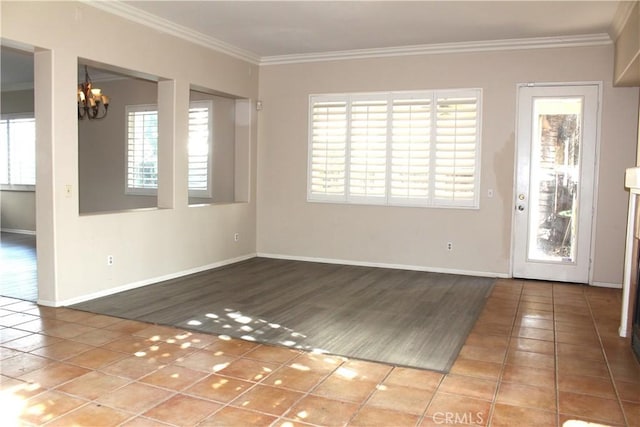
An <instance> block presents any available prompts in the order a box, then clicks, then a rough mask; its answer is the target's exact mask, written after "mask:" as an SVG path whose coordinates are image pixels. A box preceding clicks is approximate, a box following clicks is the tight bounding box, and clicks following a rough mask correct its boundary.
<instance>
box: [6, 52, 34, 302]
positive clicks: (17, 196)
mask: <svg viewBox="0 0 640 427" xmlns="http://www.w3.org/2000/svg"><path fill="white" fill-rule="evenodd" d="M0 55H1V58H0V61H1V62H2V68H1V76H0V82H1V87H0V89H1V91H2V94H1V97H0V99H1V104H0V223H1V227H2V234H1V236H0V295H2V296H7V297H11V298H18V299H22V300H28V301H34V302H35V301H37V300H38V267H37V256H36V185H35V184H36V182H35V180H36V156H35V152H36V137H35V134H36V131H35V128H36V126H35V108H34V107H35V105H34V103H35V98H34V54H33V52H29V51H26V50H22V49H16V48H13V47H9V46H6V45H4V44H3V45H0Z"/></svg>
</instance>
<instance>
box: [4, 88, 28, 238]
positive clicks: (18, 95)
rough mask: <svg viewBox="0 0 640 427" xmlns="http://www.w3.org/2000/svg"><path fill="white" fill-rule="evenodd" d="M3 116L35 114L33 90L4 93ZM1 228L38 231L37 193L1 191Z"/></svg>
mask: <svg viewBox="0 0 640 427" xmlns="http://www.w3.org/2000/svg"><path fill="white" fill-rule="evenodd" d="M0 101H1V102H2V104H1V106H0V113H1V114H15V113H31V114H33V89H29V90H16V91H9V92H2V94H1V95H0ZM0 227H1V228H2V229H3V230H13V231H16V230H17V231H36V193H35V192H33V191H13V190H12V191H0Z"/></svg>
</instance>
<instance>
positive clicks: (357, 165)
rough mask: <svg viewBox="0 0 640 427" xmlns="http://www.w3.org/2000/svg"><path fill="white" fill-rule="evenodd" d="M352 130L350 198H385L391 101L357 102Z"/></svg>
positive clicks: (351, 124)
mask: <svg viewBox="0 0 640 427" xmlns="http://www.w3.org/2000/svg"><path fill="white" fill-rule="evenodd" d="M350 126H351V127H350V129H351V140H350V158H349V195H350V196H351V197H364V198H373V199H379V198H384V197H385V193H386V172H387V170H386V169H387V166H386V164H387V101H386V100H384V101H377V100H362V101H353V102H352V104H351V121H350Z"/></svg>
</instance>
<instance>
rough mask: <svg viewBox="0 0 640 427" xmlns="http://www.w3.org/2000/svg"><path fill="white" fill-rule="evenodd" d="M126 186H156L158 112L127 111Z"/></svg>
mask: <svg viewBox="0 0 640 427" xmlns="http://www.w3.org/2000/svg"><path fill="white" fill-rule="evenodd" d="M127 127H128V131H127V135H128V140H127V159H128V164H127V188H128V189H154V190H155V189H157V188H158V113H157V111H140V110H137V111H135V110H129V111H127Z"/></svg>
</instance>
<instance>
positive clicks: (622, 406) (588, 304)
mask: <svg viewBox="0 0 640 427" xmlns="http://www.w3.org/2000/svg"><path fill="white" fill-rule="evenodd" d="M584 299H585V301H586V303H587V307H588V308H589V315H590V317H591V322H592V323H593V328H594V329H595V330H596V335H597V337H598V343H599V344H600V351H602V355H603V357H604V362H605V364H606V365H607V373H608V374H609V379H610V380H611V385H612V386H613V391H614V392H615V394H616V401H617V403H618V406H619V407H620V411H621V412H622V419H623V420H624V425H631V424H630V423H629V420H628V419H627V413H626V411H625V410H624V405H623V404H622V399H621V398H620V393H619V392H618V386H617V384H616V381H615V377H614V376H613V372H612V370H611V364H610V363H609V358H608V357H607V352H606V351H605V350H604V344H603V342H602V335H601V334H600V328H598V323H597V322H596V318H595V316H594V314H593V307H592V306H591V301H590V300H589V297H588V295H587V294H586V293H584Z"/></svg>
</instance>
